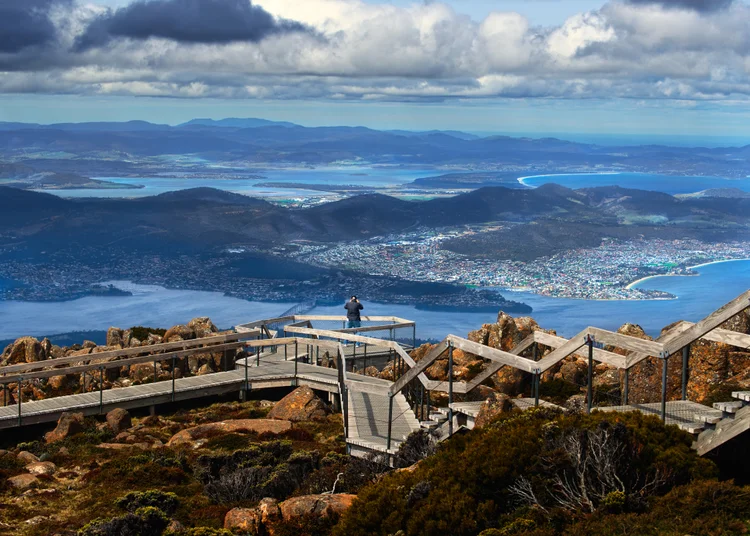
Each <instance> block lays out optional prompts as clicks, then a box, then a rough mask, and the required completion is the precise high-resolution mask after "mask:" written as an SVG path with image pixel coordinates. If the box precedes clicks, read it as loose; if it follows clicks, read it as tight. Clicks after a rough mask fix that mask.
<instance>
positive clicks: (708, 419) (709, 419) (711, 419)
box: [693, 413, 724, 424]
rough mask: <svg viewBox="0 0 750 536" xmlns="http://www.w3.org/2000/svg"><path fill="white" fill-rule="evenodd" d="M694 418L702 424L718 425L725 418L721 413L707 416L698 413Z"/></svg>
mask: <svg viewBox="0 0 750 536" xmlns="http://www.w3.org/2000/svg"><path fill="white" fill-rule="evenodd" d="M693 418H694V419H695V420H696V421H697V422H702V423H706V424H716V423H718V422H719V421H720V420H722V419H723V418H724V415H723V414H721V413H715V414H711V415H709V414H705V413H696V414H695V415H693Z"/></svg>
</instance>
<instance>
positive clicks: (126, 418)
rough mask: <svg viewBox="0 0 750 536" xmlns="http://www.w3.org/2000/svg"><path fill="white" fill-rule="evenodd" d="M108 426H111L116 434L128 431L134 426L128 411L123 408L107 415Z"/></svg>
mask: <svg viewBox="0 0 750 536" xmlns="http://www.w3.org/2000/svg"><path fill="white" fill-rule="evenodd" d="M107 426H109V429H110V430H112V432H113V433H115V434H119V433H120V432H122V431H123V430H127V429H128V428H130V427H131V426H133V423H132V419H131V418H130V413H128V410H126V409H122V408H115V409H113V410H112V411H110V412H109V413H107Z"/></svg>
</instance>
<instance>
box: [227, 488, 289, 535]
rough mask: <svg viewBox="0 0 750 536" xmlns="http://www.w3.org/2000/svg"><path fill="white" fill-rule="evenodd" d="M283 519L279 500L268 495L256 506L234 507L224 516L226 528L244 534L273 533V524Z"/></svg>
mask: <svg viewBox="0 0 750 536" xmlns="http://www.w3.org/2000/svg"><path fill="white" fill-rule="evenodd" d="M279 520H281V509H280V508H279V501H277V500H276V499H272V498H270V497H266V498H265V499H262V500H261V501H260V503H258V506H256V507H255V508H233V509H232V510H230V511H229V512H227V514H226V516H225V517H224V528H225V529H227V530H231V531H232V532H235V533H238V532H239V533H242V534H258V535H266V534H268V535H271V534H273V529H272V526H273V524H274V523H276V522H277V521H279Z"/></svg>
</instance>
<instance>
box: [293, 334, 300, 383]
mask: <svg viewBox="0 0 750 536" xmlns="http://www.w3.org/2000/svg"><path fill="white" fill-rule="evenodd" d="M298 361H299V353H298V352H297V339H294V382H295V383H296V382H297V363H298Z"/></svg>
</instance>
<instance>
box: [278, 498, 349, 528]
mask: <svg viewBox="0 0 750 536" xmlns="http://www.w3.org/2000/svg"><path fill="white" fill-rule="evenodd" d="M356 498H357V496H356V495H350V494H347V493H339V494H335V495H303V496H301V497H292V498H291V499H287V500H286V501H284V502H282V503H281V504H280V505H279V508H280V509H281V517H282V518H283V519H284V521H289V520H292V519H298V518H300V517H304V516H308V515H314V516H318V517H328V516H330V515H332V514H338V515H341V514H343V513H344V512H346V511H347V510H348V509H349V508H350V507H351V505H352V503H353V502H354V500H355V499H356Z"/></svg>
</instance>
